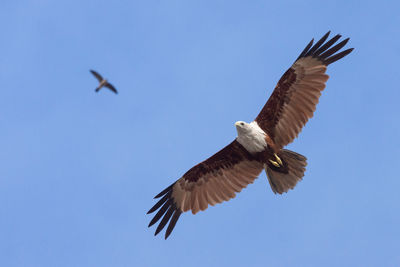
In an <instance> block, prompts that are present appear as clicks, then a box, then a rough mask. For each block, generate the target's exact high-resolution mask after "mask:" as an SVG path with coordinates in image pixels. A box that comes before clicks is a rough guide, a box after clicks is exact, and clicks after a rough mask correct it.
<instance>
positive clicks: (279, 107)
mask: <svg viewBox="0 0 400 267" xmlns="http://www.w3.org/2000/svg"><path fill="white" fill-rule="evenodd" d="M329 34H330V32H328V33H326V34H325V35H324V36H323V37H322V38H321V39H320V40H319V41H318V42H317V43H315V44H314V46H313V41H314V39H313V40H311V42H310V43H309V44H308V45H307V46H306V47H305V48H304V50H303V52H301V53H300V55H299V57H298V58H297V59H296V61H295V62H294V63H293V65H292V66H291V67H290V68H289V69H288V70H287V71H286V72H285V73H284V74H283V76H282V77H281V79H280V80H279V82H278V84H277V85H276V87H275V89H274V91H273V92H272V95H271V97H270V98H269V99H268V101H267V103H266V104H265V106H264V107H263V109H262V110H261V112H260V114H258V116H257V118H256V119H255V120H254V121H252V122H250V123H246V122H243V121H238V122H236V123H235V126H236V130H237V134H238V136H237V138H236V139H235V140H234V141H233V142H232V143H230V144H229V145H227V146H226V147H225V148H223V149H222V150H221V151H219V152H217V153H216V154H215V155H213V156H212V157H210V158H208V159H207V160H205V161H203V162H201V163H199V164H197V165H196V166H194V167H193V168H191V169H190V170H189V171H187V172H186V173H185V174H184V175H183V176H182V177H181V178H180V179H178V180H177V181H176V182H174V183H173V184H172V185H170V186H169V187H167V188H166V189H165V190H163V191H162V192H161V193H159V194H158V195H156V196H155V197H154V198H161V199H160V200H159V201H158V202H157V203H156V204H155V205H154V206H153V207H152V208H151V209H150V210H149V211H148V214H149V213H152V212H154V211H156V210H158V209H159V210H158V212H157V213H156V215H155V216H154V218H153V219H152V220H151V221H150V224H149V227H150V226H152V225H153V224H155V223H156V222H158V221H159V220H160V219H161V222H160V223H159V225H158V227H157V229H156V231H155V235H157V234H158V233H159V232H160V231H161V230H162V229H163V228H164V227H165V225H166V224H167V223H168V222H169V225H168V227H167V230H166V232H165V239H167V238H168V236H169V235H170V234H171V232H172V230H173V229H174V227H175V225H176V222H177V221H178V219H179V216H180V215H181V214H182V213H183V212H186V211H189V210H191V211H192V213H193V214H196V213H197V212H199V211H201V210H205V209H207V207H208V205H212V206H214V205H215V204H217V203H221V202H223V201H227V200H229V199H231V198H234V197H235V194H236V193H238V192H240V191H241V190H242V189H243V188H245V187H246V186H247V185H248V184H251V183H253V182H254V180H255V179H256V178H257V177H258V175H259V174H260V173H261V172H262V170H263V169H264V170H265V172H266V174H267V177H268V181H269V184H270V186H271V188H272V191H273V192H274V193H275V194H276V193H278V194H282V193H284V192H287V191H288V190H289V189H293V188H294V187H295V186H296V184H297V182H298V181H300V180H301V179H302V177H303V176H304V172H305V169H306V165H307V162H306V160H307V159H306V157H304V156H302V155H300V154H298V153H295V152H293V151H290V150H286V149H283V148H284V147H285V146H286V145H287V144H289V143H291V142H292V141H293V140H294V139H295V138H296V137H297V135H298V134H299V133H300V131H301V129H302V127H303V126H304V125H305V124H306V123H307V121H308V119H310V118H311V117H312V116H313V113H314V111H315V108H316V105H317V103H318V99H319V96H320V95H321V92H322V90H324V88H325V83H326V81H327V80H328V78H329V76H328V75H327V74H326V73H325V71H326V68H327V66H328V65H329V64H331V63H333V62H335V61H337V60H339V59H341V58H342V57H344V56H346V55H348V54H349V53H350V52H351V51H352V50H353V48H350V49H347V50H344V51H342V52H339V53H336V52H338V51H339V50H340V49H341V48H343V47H344V46H345V45H346V43H347V42H348V41H349V38H347V39H345V40H343V41H341V42H340V43H338V44H336V45H334V44H335V43H336V42H337V41H338V40H339V38H340V37H341V35H336V36H334V37H333V38H332V39H330V40H329V41H327V42H325V41H326V40H327V39H328V36H329ZM333 45H334V46H333Z"/></svg>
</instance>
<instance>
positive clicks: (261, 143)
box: [235, 121, 267, 153]
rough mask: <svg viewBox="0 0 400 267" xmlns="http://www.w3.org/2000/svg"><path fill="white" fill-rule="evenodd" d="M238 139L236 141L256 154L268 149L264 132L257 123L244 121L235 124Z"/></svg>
mask: <svg viewBox="0 0 400 267" xmlns="http://www.w3.org/2000/svg"><path fill="white" fill-rule="evenodd" d="M235 126H236V130H237V133H238V137H237V138H236V140H237V141H238V142H239V143H240V144H241V145H242V146H244V148H246V150H247V151H249V152H251V153H254V152H260V151H263V150H264V149H265V148H266V147H267V142H266V140H265V136H266V135H265V133H264V131H263V130H262V129H261V128H260V126H258V124H257V122H255V121H253V122H250V123H247V122H244V121H237V122H235Z"/></svg>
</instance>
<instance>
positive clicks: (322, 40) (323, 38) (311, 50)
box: [305, 31, 331, 57]
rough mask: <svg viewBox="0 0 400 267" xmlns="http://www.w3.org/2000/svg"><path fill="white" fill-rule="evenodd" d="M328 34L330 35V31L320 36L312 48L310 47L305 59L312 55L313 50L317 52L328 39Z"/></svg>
mask: <svg viewBox="0 0 400 267" xmlns="http://www.w3.org/2000/svg"><path fill="white" fill-rule="evenodd" d="M330 33H331V31H328V32H327V33H325V35H324V36H322V38H321V39H319V41H318V42H316V43H315V45H314V46H313V47H311V49H310V50H309V51H308V52H307V54H306V55H305V57H307V56H310V55H313V54H314V52H315V50H317V49H318V48H319V47H320V46H321V45H322V44H323V43H324V42H325V41H326V39H328V37H329V34H330Z"/></svg>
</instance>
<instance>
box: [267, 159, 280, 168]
mask: <svg viewBox="0 0 400 267" xmlns="http://www.w3.org/2000/svg"><path fill="white" fill-rule="evenodd" d="M269 162H271V163H272V164H273V165H274V166H275V167H277V168H279V167H280V165H279V163H278V162H276V161H273V160H272V159H269Z"/></svg>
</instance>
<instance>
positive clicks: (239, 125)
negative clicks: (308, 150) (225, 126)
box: [235, 121, 244, 127]
mask: <svg viewBox="0 0 400 267" xmlns="http://www.w3.org/2000/svg"><path fill="white" fill-rule="evenodd" d="M235 126H236V127H243V126H244V122H243V121H237V122H235Z"/></svg>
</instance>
